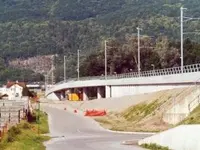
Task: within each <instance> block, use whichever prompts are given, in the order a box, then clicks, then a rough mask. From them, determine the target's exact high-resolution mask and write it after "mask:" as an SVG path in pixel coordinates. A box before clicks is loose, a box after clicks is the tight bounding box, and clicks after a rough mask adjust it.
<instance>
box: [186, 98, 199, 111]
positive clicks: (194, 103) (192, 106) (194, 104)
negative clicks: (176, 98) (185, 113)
mask: <svg viewBox="0 0 200 150" xmlns="http://www.w3.org/2000/svg"><path fill="white" fill-rule="evenodd" d="M199 105H200V95H198V96H197V97H196V98H195V99H193V100H192V101H191V102H190V103H189V105H188V110H189V112H192V111H193V110H194V109H195V108H196V107H197V106H199Z"/></svg>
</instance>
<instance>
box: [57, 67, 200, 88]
mask: <svg viewBox="0 0 200 150" xmlns="http://www.w3.org/2000/svg"><path fill="white" fill-rule="evenodd" d="M191 72H200V64H192V65H187V66H184V67H183V73H191ZM181 73H182V71H181V67H173V68H166V69H158V70H149V71H142V72H140V74H138V72H130V73H123V74H116V75H109V76H107V79H121V78H139V77H153V76H165V75H173V74H181ZM79 80H80V81H84V80H105V76H88V77H80V78H79ZM70 81H78V80H77V78H70V79H67V80H66V81H61V82H58V83H56V84H55V85H58V84H62V83H65V82H70Z"/></svg>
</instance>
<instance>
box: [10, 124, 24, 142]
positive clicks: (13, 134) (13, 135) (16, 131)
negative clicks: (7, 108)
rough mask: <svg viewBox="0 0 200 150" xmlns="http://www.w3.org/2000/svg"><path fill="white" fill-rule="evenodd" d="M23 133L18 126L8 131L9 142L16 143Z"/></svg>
mask: <svg viewBox="0 0 200 150" xmlns="http://www.w3.org/2000/svg"><path fill="white" fill-rule="evenodd" d="M20 133H21V130H20V129H19V128H18V126H16V127H15V126H13V127H11V128H10V130H8V136H7V142H14V141H15V140H16V137H17V135H19V134H20Z"/></svg>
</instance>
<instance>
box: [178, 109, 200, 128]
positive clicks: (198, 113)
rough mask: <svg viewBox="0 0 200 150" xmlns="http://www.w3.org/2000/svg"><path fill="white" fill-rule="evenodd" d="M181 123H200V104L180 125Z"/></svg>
mask: <svg viewBox="0 0 200 150" xmlns="http://www.w3.org/2000/svg"><path fill="white" fill-rule="evenodd" d="M181 124H200V106H198V107H197V108H195V109H194V110H193V111H192V112H191V113H190V115H189V116H188V117H187V118H186V119H185V120H183V121H182V122H180V123H179V124H178V125H181Z"/></svg>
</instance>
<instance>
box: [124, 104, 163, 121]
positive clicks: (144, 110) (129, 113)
mask: <svg viewBox="0 0 200 150" xmlns="http://www.w3.org/2000/svg"><path fill="white" fill-rule="evenodd" d="M159 106H160V103H159V102H158V100H155V101H153V102H151V103H149V104H146V103H141V104H138V105H135V106H132V107H130V108H128V109H127V110H125V111H124V112H122V114H121V115H122V116H123V117H124V118H125V119H126V120H127V121H140V120H141V119H143V118H144V117H146V116H147V115H149V114H151V113H153V111H154V110H155V109H156V108H158V107H159Z"/></svg>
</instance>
